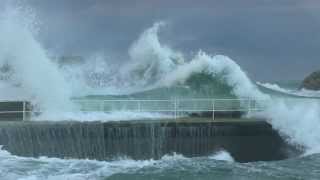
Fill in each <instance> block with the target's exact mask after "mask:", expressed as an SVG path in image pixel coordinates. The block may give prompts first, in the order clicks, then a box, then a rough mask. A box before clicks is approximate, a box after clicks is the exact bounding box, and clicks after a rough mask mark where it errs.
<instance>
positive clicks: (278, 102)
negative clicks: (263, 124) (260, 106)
mask: <svg viewBox="0 0 320 180" xmlns="http://www.w3.org/2000/svg"><path fill="white" fill-rule="evenodd" d="M319 109H320V102H319V101H317V100H310V99H309V100H298V99H280V98H277V99H273V100H272V101H270V102H269V104H268V106H267V108H266V110H265V111H264V112H263V113H262V114H263V115H262V116H263V117H264V118H265V119H266V120H268V121H269V122H270V123H271V124H272V126H273V128H275V129H277V130H278V131H279V132H280V133H282V134H284V135H285V136H286V137H287V140H288V141H289V142H291V143H292V144H296V145H299V146H302V147H303V148H305V150H306V153H307V154H313V153H319V152H320V146H319V144H320V134H319V132H320V111H319Z"/></svg>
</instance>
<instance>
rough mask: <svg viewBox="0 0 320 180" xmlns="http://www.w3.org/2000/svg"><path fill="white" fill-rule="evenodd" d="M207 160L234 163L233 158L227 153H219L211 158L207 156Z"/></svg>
mask: <svg viewBox="0 0 320 180" xmlns="http://www.w3.org/2000/svg"><path fill="white" fill-rule="evenodd" d="M209 159H214V160H218V161H228V162H234V159H233V157H232V156H231V155H230V153H229V152H228V151H219V152H217V153H215V154H213V155H211V156H209Z"/></svg>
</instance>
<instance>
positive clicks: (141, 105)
mask: <svg viewBox="0 0 320 180" xmlns="http://www.w3.org/2000/svg"><path fill="white" fill-rule="evenodd" d="M72 101H73V102H76V103H80V106H83V107H82V108H81V112H85V113H87V112H115V111H131V112H165V113H168V112H170V113H174V117H175V118H177V117H178V116H179V115H180V114H178V113H183V112H185V113H187V112H190V113H194V112H212V119H213V120H214V118H215V115H214V114H215V112H248V113H251V112H253V111H261V110H263V108H262V107H259V106H258V105H257V104H258V103H256V102H262V101H263V102H265V101H266V100H265V99H251V98H240V99H232V98H224V99H223V98H217V99H215V98H208V99H205V98H189V99H182V98H174V99H73V100H72ZM0 102H1V101H0ZM10 102H11V101H10ZM21 102H22V101H21ZM26 102H27V101H23V108H22V111H17V110H12V111H10V110H9V111H8V110H6V111H1V110H0V114H14V113H23V120H25V118H26V116H27V114H26V113H42V112H41V111H37V110H30V109H26ZM116 102H121V103H123V102H124V103H126V102H128V103H129V102H134V104H117V103H116ZM145 102H166V103H167V104H165V106H163V104H161V105H155V106H154V105H151V106H150V105H149V104H146V103H145ZM194 102H198V103H199V102H200V103H201V102H206V103H205V104H200V106H194V104H193V103H194ZM207 102H208V103H207ZM221 102H230V104H227V105H225V104H223V103H222V105H223V106H224V107H221V105H220V106H219V104H220V103H221ZM233 102H236V104H233ZM242 102H245V105H242ZM253 102H255V103H253ZM86 103H96V104H92V105H91V104H86ZM108 103H112V104H111V107H110V104H108ZM113 103H116V104H113ZM189 103H190V104H191V105H192V106H189ZM246 104H247V105H246ZM118 105H120V107H119V106H118ZM132 105H134V106H133V107H132ZM196 105H199V104H196ZM235 105H236V106H235ZM85 106H88V107H85ZM90 106H91V107H90ZM114 106H115V107H118V109H116V110H114ZM206 106H208V107H206Z"/></svg>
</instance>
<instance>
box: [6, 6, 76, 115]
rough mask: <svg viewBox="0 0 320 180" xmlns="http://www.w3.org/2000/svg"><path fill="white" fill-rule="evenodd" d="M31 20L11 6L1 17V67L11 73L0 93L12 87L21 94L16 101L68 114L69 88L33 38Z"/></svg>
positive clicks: (70, 106) (33, 29)
mask: <svg viewBox="0 0 320 180" xmlns="http://www.w3.org/2000/svg"><path fill="white" fill-rule="evenodd" d="M27 12H28V11H27ZM34 17H35V16H33V14H32V13H30V12H29V13H26V11H24V9H23V8H21V7H19V8H16V7H13V6H12V5H9V6H7V7H6V9H5V10H4V11H3V12H2V13H1V14H0V27H1V28H0V67H3V66H5V65H8V66H9V67H10V68H11V70H12V71H13V74H12V77H11V79H10V81H9V82H6V83H7V85H6V87H7V89H6V91H5V92H3V91H2V92H1V93H5V94H6V93H10V92H9V91H11V90H10V87H15V88H19V89H21V93H23V94H16V96H17V97H19V96H23V97H24V99H29V100H31V101H32V103H33V104H36V105H37V106H38V107H40V110H41V111H44V112H50V113H55V112H59V111H67V110H71V108H72V104H71V102H70V96H71V94H70V91H69V88H68V84H67V83H66V82H65V80H64V78H63V76H62V75H61V73H60V72H59V71H58V69H57V67H56V65H55V64H54V63H53V62H52V61H51V60H50V59H49V58H48V57H47V54H46V51H45V50H44V49H43V47H42V46H41V44H40V43H39V42H38V41H37V40H36V38H35V33H36V32H35V30H36V29H37V27H35V24H36V23H35V19H34ZM8 87H9V88H8ZM19 93H20V92H19ZM17 100H18V99H17Z"/></svg>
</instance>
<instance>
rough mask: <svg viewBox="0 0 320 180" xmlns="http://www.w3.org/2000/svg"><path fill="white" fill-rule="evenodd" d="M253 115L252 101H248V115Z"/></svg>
mask: <svg viewBox="0 0 320 180" xmlns="http://www.w3.org/2000/svg"><path fill="white" fill-rule="evenodd" d="M250 114H251V99H250V98H249V99H248V115H250Z"/></svg>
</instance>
